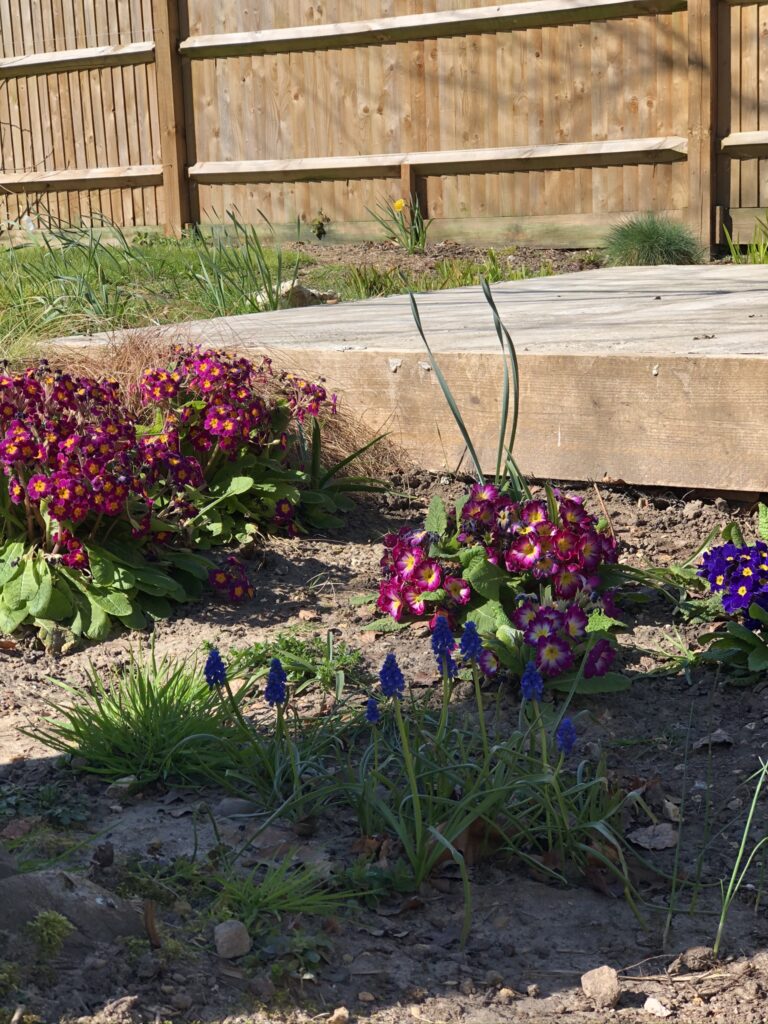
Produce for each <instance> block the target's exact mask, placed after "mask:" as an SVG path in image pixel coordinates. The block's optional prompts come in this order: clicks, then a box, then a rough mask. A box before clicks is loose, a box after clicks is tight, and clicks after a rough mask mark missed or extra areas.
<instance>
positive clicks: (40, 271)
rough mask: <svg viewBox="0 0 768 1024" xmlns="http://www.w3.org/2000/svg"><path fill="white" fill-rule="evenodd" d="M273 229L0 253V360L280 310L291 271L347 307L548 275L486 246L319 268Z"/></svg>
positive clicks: (73, 242) (86, 235)
mask: <svg viewBox="0 0 768 1024" xmlns="http://www.w3.org/2000/svg"><path fill="white" fill-rule="evenodd" d="M270 232H271V229H270V226H269V225H268V224H265V225H262V226H260V227H259V228H258V229H256V228H253V227H249V226H247V225H244V224H242V223H241V222H240V221H239V220H238V219H237V218H236V217H235V216H233V215H232V216H230V220H229V222H228V223H227V224H226V225H224V226H221V227H217V228H215V229H214V230H207V231H206V232H204V233H203V232H199V231H193V232H190V233H189V234H187V235H185V236H184V237H183V238H181V239H173V238H164V237H163V236H162V235H160V234H158V233H156V232H149V231H144V232H136V233H134V234H132V235H131V236H130V237H127V236H126V235H124V234H123V233H122V231H121V230H120V229H119V228H116V227H114V226H112V225H105V226H104V227H102V228H98V229H87V228H66V229H60V230H56V231H52V232H50V233H46V234H44V235H36V236H35V237H34V239H32V240H31V241H30V242H29V243H28V244H25V245H20V246H16V247H14V248H6V249H4V250H0V359H7V360H8V361H9V362H10V363H12V364H14V365H18V364H20V363H23V362H27V361H29V360H31V359H34V358H35V357H36V355H38V353H37V352H36V346H37V345H38V344H39V343H40V342H45V341H47V340H50V339H52V338H57V337H64V336H67V335H78V334H84V335H88V334H94V333H98V332H102V331H112V330H118V329H120V328H131V327H133V328H142V327H146V328H152V327H154V326H157V325H161V324H171V323H184V322H185V321H188V320H205V319H210V318H213V317H220V316H234V315H237V314H241V313H253V312H258V311H259V310H261V309H275V308H279V306H280V304H281V302H280V296H279V289H280V286H281V284H284V283H286V282H288V283H290V282H291V281H293V280H294V278H295V276H296V275H297V274H298V275H299V277H300V279H301V281H302V282H303V283H305V284H306V285H308V286H310V287H313V288H317V289H319V290H321V291H335V292H336V293H337V294H338V295H339V297H340V298H341V299H342V301H351V300H355V299H366V298H372V297H376V296H384V295H393V294H403V293H405V292H408V291H413V292H425V291H436V290H440V289H443V288H457V287H466V286H478V285H479V284H480V281H481V280H482V279H485V280H487V281H488V282H489V283H491V284H494V283H496V282H498V281H504V280H522V279H526V278H528V277H534V276H542V275H548V274H552V273H554V270H553V268H552V266H551V265H550V264H548V263H546V262H545V263H543V264H541V265H538V266H536V267H535V268H534V269H529V268H528V267H526V266H523V267H519V266H517V267H514V266H512V265H511V264H510V262H509V260H508V259H507V257H508V256H509V254H510V253H511V252H512V251H514V250H509V249H507V250H500V251H495V250H493V249H489V250H488V251H487V252H486V253H485V256H484V257H483V259H482V260H480V261H473V260H469V259H443V260H439V261H437V262H436V263H435V265H434V267H433V269H430V270H425V271H412V270H405V271H404V270H385V269H381V268H379V267H376V266H362V267H359V266H356V265H354V264H350V263H331V264H328V263H319V262H316V261H314V260H313V259H312V257H311V256H309V255H307V254H304V253H296V252H295V251H286V250H284V249H283V250H281V248H280V246H279V245H278V244H276V243H274V242H273V240H272V236H271V233H270ZM30 237H31V236H30Z"/></svg>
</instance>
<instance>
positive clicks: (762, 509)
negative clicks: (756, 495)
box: [757, 501, 768, 540]
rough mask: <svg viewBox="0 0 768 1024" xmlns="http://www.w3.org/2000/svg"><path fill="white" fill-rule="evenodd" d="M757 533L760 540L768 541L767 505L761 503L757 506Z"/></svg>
mask: <svg viewBox="0 0 768 1024" xmlns="http://www.w3.org/2000/svg"><path fill="white" fill-rule="evenodd" d="M757 532H758V533H759V534H760V539H761V540H768V505H764V504H763V503H762V501H761V502H760V503H759V505H758V506H757Z"/></svg>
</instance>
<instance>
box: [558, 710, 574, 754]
mask: <svg viewBox="0 0 768 1024" xmlns="http://www.w3.org/2000/svg"><path fill="white" fill-rule="evenodd" d="M555 742H556V743H557V748H558V750H559V751H560V752H561V753H562V754H564V755H565V756H566V757H568V755H569V754H570V753H571V751H572V750H573V748H574V746H575V745H576V726H575V725H574V724H573V722H572V721H571V720H570V718H564V719H563V720H562V722H561V723H560V725H558V727H557V730H556V731H555Z"/></svg>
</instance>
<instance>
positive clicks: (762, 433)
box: [70, 265, 768, 491]
mask: <svg viewBox="0 0 768 1024" xmlns="http://www.w3.org/2000/svg"><path fill="white" fill-rule="evenodd" d="M493 291H494V295H495V298H496V301H497V303H498V307H499V311H500V313H501V316H502V319H503V320H504V321H505V323H506V324H507V326H508V328H509V330H510V331H511V333H512V337H513V339H514V341H515V344H516V348H517V351H518V355H519V361H520V373H521V380H522V394H521V410H520V428H519V433H518V439H517V444H516V448H515V452H516V455H517V457H518V461H519V462H520V464H521V467H522V468H523V470H524V471H526V472H528V473H530V474H532V475H535V476H538V477H553V478H567V479H580V480H587V479H597V480H602V479H621V480H624V481H626V482H628V483H637V484H645V485H664V486H679V487H699V488H711V489H715V490H718V489H719V490H732V491H762V490H766V489H768V267H755V266H753V267H750V266H730V265H728V266H725V265H723V266H720V265H708V266H701V267H659V268H621V269H616V270H598V271H590V272H587V273H581V274H572V275H563V276H560V277H551V278H538V279H535V280H530V281H518V282H508V283H505V284H502V285H496V286H495V287H494V289H493ZM418 303H419V308H420V311H421V315H422V320H423V324H424V328H425V331H426V332H427V336H428V338H429V341H430V344H431V345H432V348H433V351H434V352H435V354H436V356H437V357H438V359H439V362H440V366H441V368H442V369H443V372H444V374H445V376H446V378H447V379H448V382H449V384H450V386H451V388H452V389H453V391H454V394H455V396H456V399H457V401H458V405H459V407H460V408H461V410H462V412H463V414H464V417H465V420H466V422H467V425H468V427H469V429H470V433H471V435H472V436H473V437H474V438H475V439H476V440H475V443H476V445H477V447H478V450H479V453H480V457H481V460H482V461H483V464H484V467H485V468H486V470H488V471H493V468H494V462H495V455H496V445H497V438H498V415H499V407H500V391H501V359H500V350H499V345H498V341H497V338H496V334H495V331H494V329H493V322H492V319H491V316H490V311H489V310H488V307H487V306H486V304H485V301H484V299H483V296H482V293H481V292H480V289H456V290H453V291H445V292H439V293H432V294H429V295H422V296H419V297H418ZM169 333H172V334H173V335H174V336H180V337H182V338H189V339H192V340H196V341H200V342H205V343H206V344H209V345H225V346H227V347H230V348H237V349H239V350H242V351H246V352H247V351H256V350H257V351H267V352H269V353H270V354H271V355H272V356H273V358H274V359H275V360H276V362H278V363H279V364H281V365H287V366H290V367H291V368H294V369H297V370H300V371H301V372H302V373H305V374H307V375H313V376H314V375H322V376H324V377H325V378H326V379H327V381H328V383H329V385H330V386H331V387H333V388H335V389H336V390H338V391H339V393H340V394H341V395H342V396H343V402H344V406H345V407H346V408H347V409H349V410H350V411H353V412H356V413H358V414H359V415H360V416H361V417H362V418H363V419H364V420H365V421H366V423H367V424H368V425H369V426H370V428H371V429H372V430H375V431H379V430H381V429H387V430H389V431H390V434H391V436H392V437H393V439H394V440H396V441H399V442H400V443H401V444H403V445H404V447H405V448H407V449H408V451H409V452H410V453H411V455H412V456H413V457H414V458H415V459H416V460H417V461H418V462H419V463H421V464H422V465H424V466H425V467H427V468H430V469H434V470H441V469H455V468H456V466H457V465H458V464H459V462H460V460H461V458H462V454H463V449H464V446H463V442H462V440H461V437H460V435H459V433H458V430H457V429H456V427H455V425H454V424H453V422H452V420H451V418H450V415H449V413H448V410H447V407H446V405H445V403H444V400H443V397H442V393H441V391H440V387H439V384H438V382H437V380H436V379H435V374H434V372H433V371H432V370H431V368H430V367H429V362H428V359H427V356H426V352H425V350H424V347H423V345H422V343H421V342H420V340H419V337H418V334H417V332H416V330H415V328H414V325H413V320H412V318H411V313H410V308H409V303H408V299H407V297H405V296H395V297H392V298H389V299H378V300H371V301H369V302H362V303H349V304H342V305H335V306H324V307H313V308H309V309H301V310H287V311H284V312H279V313H263V314H259V315H256V316H249V317H230V318H224V319H221V320H215V321H208V322H205V323H192V324H186V325H181V326H179V327H177V328H174V329H173V330H171V331H170V332H169ZM70 343H71V344H82V339H71V340H70ZM463 465H464V466H467V461H466V459H465V460H464V463H463Z"/></svg>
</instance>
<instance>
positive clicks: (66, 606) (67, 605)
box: [35, 580, 75, 622]
mask: <svg viewBox="0 0 768 1024" xmlns="http://www.w3.org/2000/svg"><path fill="white" fill-rule="evenodd" d="M74 610H75V605H74V602H73V600H72V591H71V590H70V589H69V587H68V586H67V585H66V583H65V582H64V581H63V580H55V581H54V584H53V589H52V591H51V597H50V600H49V601H48V605H47V606H46V609H45V615H42V616H41V615H36V616H35V618H38V619H39V618H45V619H50V620H51V621H52V622H63V621H64V619H67V618H69V616H70V615H72V613H73V612H74Z"/></svg>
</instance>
